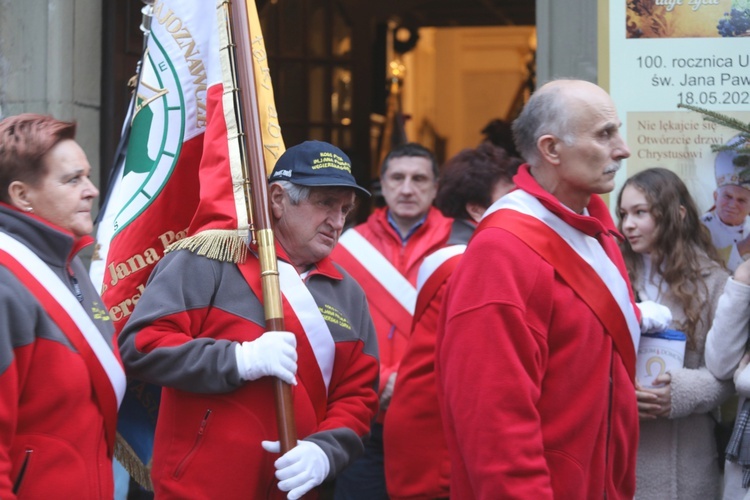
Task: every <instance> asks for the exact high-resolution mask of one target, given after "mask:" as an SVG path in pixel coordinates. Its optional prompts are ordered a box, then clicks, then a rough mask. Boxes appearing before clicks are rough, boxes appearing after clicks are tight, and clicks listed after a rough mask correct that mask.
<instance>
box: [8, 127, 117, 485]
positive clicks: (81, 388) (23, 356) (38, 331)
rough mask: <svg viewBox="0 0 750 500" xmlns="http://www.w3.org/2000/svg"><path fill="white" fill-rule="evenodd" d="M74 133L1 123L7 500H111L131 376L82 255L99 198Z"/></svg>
mask: <svg viewBox="0 0 750 500" xmlns="http://www.w3.org/2000/svg"><path fill="white" fill-rule="evenodd" d="M75 130H76V126H75V124H74V123H68V122H62V121H59V120H56V119H54V118H52V117H49V116H42V115H34V114H24V115H18V116H11V117H8V118H6V119H4V120H2V121H0V498H2V499H3V500H12V499H15V498H80V499H106V498H112V496H113V494H114V484H113V480H112V451H113V449H114V439H115V428H116V425H117V409H118V406H119V403H120V401H121V400H122V396H123V393H124V392H125V374H124V372H123V368H122V362H121V361H120V358H119V355H118V354H117V349H116V346H115V345H114V343H113V340H114V339H113V335H114V328H113V326H112V322H111V321H110V319H109V316H108V315H107V311H106V310H105V308H104V306H103V305H102V303H101V298H100V297H99V294H98V293H97V290H96V288H95V287H94V285H93V284H92V283H91V280H90V279H89V277H88V274H87V273H86V270H85V268H84V266H83V264H82V263H81V261H80V260H79V259H78V257H76V254H77V253H78V252H79V251H80V250H81V249H82V248H84V247H85V246H87V245H88V244H90V243H92V242H93V240H92V239H91V237H90V236H88V234H89V233H90V232H91V230H92V229H93V223H92V220H91V208H92V204H93V200H94V198H95V197H96V196H97V195H98V194H99V192H98V190H97V189H96V187H95V186H94V185H93V184H92V183H91V180H90V179H89V174H90V173H91V166H90V165H89V162H88V160H87V159H86V154H85V153H84V152H83V149H81V147H80V146H79V145H78V144H77V143H76V141H75V140H74V137H75Z"/></svg>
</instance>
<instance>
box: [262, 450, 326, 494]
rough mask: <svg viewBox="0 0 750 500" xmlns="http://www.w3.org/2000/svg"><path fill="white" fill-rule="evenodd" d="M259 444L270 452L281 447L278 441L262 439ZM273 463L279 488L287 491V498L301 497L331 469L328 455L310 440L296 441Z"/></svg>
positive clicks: (275, 451) (277, 451)
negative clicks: (295, 443)
mask: <svg viewBox="0 0 750 500" xmlns="http://www.w3.org/2000/svg"><path fill="white" fill-rule="evenodd" d="M261 445H262V446H263V449H264V450H266V451H269V452H271V453H279V450H280V449H281V445H280V444H279V442H278V441H262V442H261ZM273 465H274V466H275V467H276V479H278V480H279V489H280V490H281V491H288V492H289V495H287V498H288V499H289V500H296V499H297V498H301V497H302V495H304V494H305V493H307V492H308V491H310V490H311V489H313V488H315V487H316V486H318V485H319V484H320V483H322V482H323V480H324V479H325V478H326V477H327V476H328V472H329V471H330V470H331V464H330V462H329V461H328V456H327V455H326V454H325V452H324V451H323V450H322V449H321V448H320V446H318V445H317V444H315V443H312V442H310V441H297V446H295V447H294V448H292V449H291V450H289V451H288V452H286V453H285V454H284V455H283V456H282V457H281V458H279V459H278V460H276V461H275V462H274V463H273Z"/></svg>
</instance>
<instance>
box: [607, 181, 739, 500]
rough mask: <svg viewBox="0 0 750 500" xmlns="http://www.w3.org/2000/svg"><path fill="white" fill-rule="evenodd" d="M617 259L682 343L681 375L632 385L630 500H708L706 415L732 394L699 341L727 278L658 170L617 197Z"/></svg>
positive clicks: (683, 196) (711, 461)
mask: <svg viewBox="0 0 750 500" xmlns="http://www.w3.org/2000/svg"><path fill="white" fill-rule="evenodd" d="M617 201H618V207H619V220H620V230H621V231H622V233H623V234H624V236H625V238H626V242H625V243H624V245H623V248H622V250H623V255H624V257H625V263H626V265H627V267H628V273H629V274H630V279H631V282H632V284H633V288H634V291H635V293H636V297H637V298H638V299H639V300H653V301H655V302H657V303H659V304H662V305H664V306H667V307H668V308H669V309H670V310H671V312H672V326H671V328H674V329H676V330H681V331H682V332H684V333H685V335H686V336H687V344H686V349H685V360H684V368H682V369H678V370H673V371H671V372H667V373H665V374H663V375H660V376H659V377H657V378H656V380H655V384H657V385H658V386H657V387H654V388H645V387H642V386H641V385H640V384H639V383H638V382H637V381H636V397H637V399H638V411H639V417H640V420H641V430H640V441H639V448H638V463H637V472H636V498H647V499H681V500H684V499H696V500H697V499H701V500H705V499H712V498H717V496H718V495H719V467H718V462H717V451H716V443H715V439H714V433H713V429H714V425H715V421H714V420H713V419H712V417H711V415H709V412H711V411H713V410H715V409H716V407H717V406H718V405H719V404H721V403H722V402H723V401H724V400H725V399H726V398H727V397H729V396H730V395H731V393H732V389H733V387H732V384H731V382H721V381H719V380H717V379H716V378H715V377H714V376H713V375H712V374H711V373H710V372H709V371H708V370H707V369H706V366H705V358H704V347H705V343H706V334H707V332H708V330H709V328H710V327H711V323H712V322H713V318H714V314H715V312H716V307H717V302H718V300H719V296H720V295H721V291H722V289H723V287H724V283H725V282H726V280H727V276H728V273H727V271H726V270H725V269H724V268H723V265H722V264H721V263H720V261H719V259H718V256H717V254H716V250H715V249H714V247H713V245H712V243H711V237H710V235H709V233H708V230H707V229H706V228H705V227H704V226H703V225H702V224H701V222H700V219H699V214H698V210H697V208H696V206H695V202H694V201H693V199H692V198H691V196H690V194H689V193H688V191H687V188H686V187H685V184H684V183H683V182H682V180H680V178H679V177H678V176H677V175H676V174H674V173H673V172H671V171H669V170H667V169H663V168H651V169H648V170H644V171H642V172H640V173H638V174H636V175H634V176H632V177H631V178H629V179H628V180H627V181H626V183H625V185H624V186H623V188H622V190H621V191H620V194H619V196H618V200H617Z"/></svg>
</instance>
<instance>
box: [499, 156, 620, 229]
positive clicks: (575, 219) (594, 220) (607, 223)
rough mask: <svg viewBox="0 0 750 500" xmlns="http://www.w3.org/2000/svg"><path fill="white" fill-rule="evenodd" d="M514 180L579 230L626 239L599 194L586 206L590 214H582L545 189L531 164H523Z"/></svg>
mask: <svg viewBox="0 0 750 500" xmlns="http://www.w3.org/2000/svg"><path fill="white" fill-rule="evenodd" d="M513 181H514V182H515V183H516V186H517V187H518V188H519V189H523V190H524V191H526V192H527V193H529V194H531V195H532V196H534V197H535V198H537V199H538V200H539V201H540V203H542V205H544V206H545V208H547V210H549V211H550V212H552V213H554V214H555V215H557V216H558V217H560V218H561V219H562V220H563V221H565V222H566V223H567V224H569V225H571V226H573V227H574V228H576V229H578V230H579V231H581V232H583V233H585V234H587V235H589V236H592V237H594V238H596V237H597V235H599V234H601V233H607V234H610V235H611V236H614V237H615V238H616V239H617V240H619V241H624V237H623V236H622V235H621V234H620V233H619V231H617V228H616V227H615V224H614V221H613V220H612V216H611V215H610V213H609V208H608V207H607V204H606V203H604V200H602V199H601V197H600V196H599V195H597V194H592V195H591V200H590V201H589V204H588V206H587V207H586V210H587V211H588V214H589V215H580V214H577V213H575V212H574V211H572V210H571V209H569V208H568V207H566V206H565V205H563V204H562V203H560V200H558V199H557V198H555V197H554V196H552V194H550V193H549V192H548V191H545V190H544V188H542V186H540V185H539V183H538V182H537V181H536V179H534V177H533V176H532V175H531V171H530V165H529V164H524V165H521V167H520V168H519V169H518V173H517V174H516V176H515V177H514V178H513Z"/></svg>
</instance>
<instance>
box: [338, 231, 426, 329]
mask: <svg viewBox="0 0 750 500" xmlns="http://www.w3.org/2000/svg"><path fill="white" fill-rule="evenodd" d="M338 244H339V245H340V246H341V247H343V248H344V249H345V250H346V252H347V253H348V254H349V256H350V257H351V259H350V260H346V261H345V260H344V259H343V258H341V256H339V257H338V258H337V261H338V262H339V264H341V265H342V266H343V267H344V268H345V269H346V270H347V271H349V272H350V273H351V274H352V275H354V277H355V279H357V281H359V283H360V285H362V288H364V289H365V291H366V292H367V300H368V302H369V303H370V304H371V305H373V306H375V307H377V308H378V309H379V310H380V312H381V313H383V315H384V316H386V317H387V318H388V319H389V320H390V321H391V323H393V324H394V325H396V326H397V328H398V329H399V331H403V332H405V333H408V331H409V325H410V324H411V320H412V316H413V315H414V307H415V305H416V302H417V289H416V288H415V287H414V286H413V285H412V284H411V283H410V282H409V280H407V279H406V277H404V275H403V274H401V273H400V272H399V271H398V269H396V268H395V267H394V266H393V264H391V263H390V262H388V260H387V259H386V258H385V257H384V256H383V254H381V253H380V252H379V251H378V250H377V249H376V248H375V247H374V246H373V245H372V243H370V242H369V241H367V239H365V238H364V237H363V236H362V235H361V234H359V232H357V230H356V229H354V228H352V229H349V230H348V231H346V232H344V234H342V235H341V238H339V242H338ZM355 266H356V269H355Z"/></svg>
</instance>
